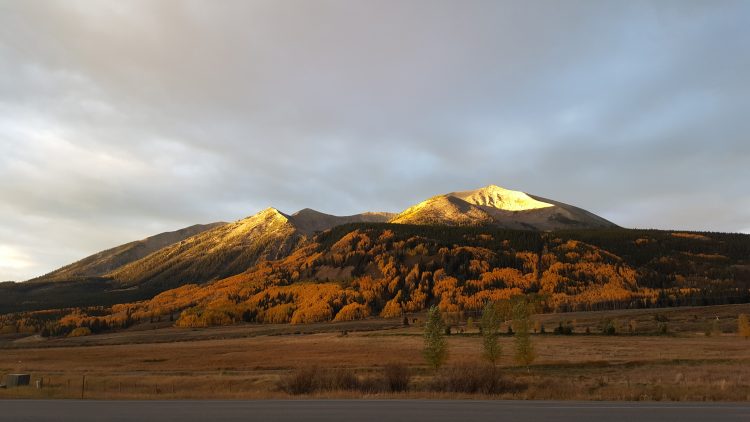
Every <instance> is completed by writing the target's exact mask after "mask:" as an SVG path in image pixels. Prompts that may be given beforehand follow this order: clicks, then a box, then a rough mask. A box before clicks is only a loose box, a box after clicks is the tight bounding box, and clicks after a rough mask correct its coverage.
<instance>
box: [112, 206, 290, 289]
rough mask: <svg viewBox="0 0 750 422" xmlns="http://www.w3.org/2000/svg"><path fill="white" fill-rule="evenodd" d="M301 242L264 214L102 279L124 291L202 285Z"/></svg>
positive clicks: (285, 223)
mask: <svg viewBox="0 0 750 422" xmlns="http://www.w3.org/2000/svg"><path fill="white" fill-rule="evenodd" d="M304 237H305V236H304V235H303V234H302V233H301V232H300V231H299V230H297V228H296V227H295V226H294V225H293V224H292V223H291V222H290V220H289V216H288V215H286V214H284V213H282V212H280V211H279V210H277V209H275V208H267V209H265V210H263V211H261V212H259V213H257V214H255V215H253V216H250V217H247V218H244V219H242V220H239V221H235V222H234V223H229V224H224V225H222V226H219V227H215V228H213V229H211V230H207V231H205V232H203V233H200V234H198V235H196V236H193V237H190V238H187V239H185V240H182V241H180V242H178V243H175V244H173V245H170V246H167V247H166V248H162V249H160V250H158V251H156V252H154V253H152V254H150V255H148V256H146V257H144V258H142V259H139V260H138V261H134V262H131V263H130V264H128V265H125V266H123V267H120V268H118V269H117V270H115V271H113V272H111V273H109V274H107V276H108V277H111V278H113V279H115V280H117V281H119V282H120V283H122V284H123V285H125V286H136V285H138V286H140V285H144V287H146V286H147V287H149V288H151V287H156V288H158V289H159V290H162V289H164V288H168V287H177V286H179V285H180V284H184V283H202V282H206V281H209V280H212V279H218V278H223V277H228V276H230V275H233V274H237V273H240V272H242V271H245V270H246V269H247V268H249V267H250V266H252V265H254V264H255V263H256V262H258V261H259V260H273V259H278V258H281V257H283V256H285V255H287V254H288V253H289V252H290V251H292V250H293V249H294V248H295V247H296V246H298V244H299V243H300V242H302V241H303V240H304Z"/></svg>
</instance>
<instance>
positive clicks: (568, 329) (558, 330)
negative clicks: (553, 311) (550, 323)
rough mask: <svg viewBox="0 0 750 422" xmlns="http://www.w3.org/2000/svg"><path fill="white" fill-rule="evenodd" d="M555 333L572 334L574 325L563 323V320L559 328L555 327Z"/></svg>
mask: <svg viewBox="0 0 750 422" xmlns="http://www.w3.org/2000/svg"><path fill="white" fill-rule="evenodd" d="M554 333H555V334H558V335H566V336H569V335H572V334H573V326H572V325H570V324H567V325H563V323H562V321H561V322H560V325H558V326H557V328H555V331H554Z"/></svg>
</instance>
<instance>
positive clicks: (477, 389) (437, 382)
mask: <svg viewBox="0 0 750 422" xmlns="http://www.w3.org/2000/svg"><path fill="white" fill-rule="evenodd" d="M432 389H433V390H435V391H440V392H449V393H469V394H471V393H482V394H500V393H505V392H512V391H519V390H520V389H522V387H521V386H520V385H518V384H515V383H513V382H510V381H508V380H506V379H505V378H504V377H503V376H501V374H500V371H499V370H498V369H497V367H495V366H494V365H476V364H463V365H458V366H453V367H449V368H444V369H443V370H441V371H440V373H439V374H438V375H437V376H436V377H435V378H434V379H433V381H432Z"/></svg>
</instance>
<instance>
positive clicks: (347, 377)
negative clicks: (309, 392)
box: [317, 368, 359, 391]
mask: <svg viewBox="0 0 750 422" xmlns="http://www.w3.org/2000/svg"><path fill="white" fill-rule="evenodd" d="M317 378H318V380H317V384H318V386H319V388H320V389H322V390H331V391H336V390H357V389H359V379H358V378H357V376H356V375H355V374H354V372H353V371H352V370H350V369H344V368H337V369H330V370H328V371H318V373H317Z"/></svg>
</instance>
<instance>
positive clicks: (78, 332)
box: [68, 327, 91, 337]
mask: <svg viewBox="0 0 750 422" xmlns="http://www.w3.org/2000/svg"><path fill="white" fill-rule="evenodd" d="M90 335H91V329H90V328H89V327H78V328H75V329H74V330H73V331H71V332H70V334H68V337H83V336H90Z"/></svg>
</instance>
